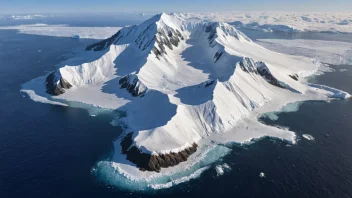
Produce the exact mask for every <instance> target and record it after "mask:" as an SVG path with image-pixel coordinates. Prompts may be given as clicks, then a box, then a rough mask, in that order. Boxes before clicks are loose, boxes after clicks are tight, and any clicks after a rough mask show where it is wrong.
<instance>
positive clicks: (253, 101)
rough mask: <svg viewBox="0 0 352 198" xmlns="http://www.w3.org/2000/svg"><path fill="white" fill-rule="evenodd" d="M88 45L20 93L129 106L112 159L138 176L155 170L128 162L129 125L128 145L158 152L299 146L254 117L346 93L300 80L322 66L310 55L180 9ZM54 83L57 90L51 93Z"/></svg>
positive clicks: (122, 107)
mask: <svg viewBox="0 0 352 198" xmlns="http://www.w3.org/2000/svg"><path fill="white" fill-rule="evenodd" d="M87 50H88V51H87V52H83V53H82V54H80V55H78V56H77V57H75V58H73V59H70V60H68V61H66V62H64V63H62V64H61V65H60V66H59V69H57V70H56V71H54V72H52V73H51V74H49V75H48V76H44V77H40V78H37V79H34V80H32V81H30V82H28V83H26V84H24V85H23V88H22V91H25V92H27V93H28V92H29V91H31V92H30V93H31V94H30V97H31V98H32V99H34V100H36V101H43V100H39V99H37V98H38V97H39V98H43V97H44V98H47V99H48V100H50V101H54V102H55V101H56V102H57V101H60V102H62V101H77V102H83V103H86V104H90V105H94V106H97V107H102V108H111V109H117V110H121V111H125V112H126V117H124V118H120V119H119V121H116V122H115V123H118V122H122V123H123V125H124V127H125V132H126V133H124V134H122V135H121V137H120V138H119V139H118V140H116V142H115V143H114V145H115V154H114V156H113V162H112V164H111V165H112V166H113V167H114V168H115V169H116V170H118V172H119V173H120V174H123V175H125V176H126V175H127V176H128V178H133V179H137V180H138V179H140V180H143V179H144V180H145V179H147V178H150V177H156V175H155V174H157V173H151V172H141V171H139V169H138V168H137V167H136V166H135V165H134V164H133V163H131V162H128V161H126V157H125V156H124V154H122V153H123V152H122V151H121V150H122V149H123V148H122V145H121V144H120V143H121V140H122V139H123V138H124V137H125V136H126V134H127V133H131V132H132V145H131V146H130V147H129V148H127V149H131V147H135V148H138V150H139V151H140V152H142V153H145V154H151V155H155V156H158V155H160V156H161V155H164V154H172V153H178V152H182V151H184V150H185V149H187V148H190V147H192V145H194V143H196V144H197V145H198V147H199V149H198V151H197V152H196V153H195V154H193V155H192V156H198V155H199V154H200V153H201V152H202V151H203V149H202V148H203V147H205V146H206V145H208V144H209V143H210V142H216V143H219V144H222V143H227V142H239V143H245V142H249V141H251V140H253V139H258V138H262V137H265V136H271V137H276V138H279V139H283V140H286V141H289V142H291V143H295V141H296V136H295V133H294V132H292V131H289V130H287V129H281V128H276V127H272V126H266V125H264V124H262V123H259V122H258V121H257V117H259V116H260V115H262V114H263V113H265V112H271V111H276V110H278V109H279V108H280V107H282V106H284V105H285V104H287V103H293V102H297V101H304V100H328V99H329V98H349V97H350V95H349V94H348V93H345V92H343V91H340V90H336V89H333V88H329V87H327V86H322V85H315V84H305V83H304V82H301V81H300V77H301V76H306V75H307V74H314V72H316V71H317V70H318V69H319V68H318V66H319V65H316V64H314V62H312V60H310V59H308V58H304V57H298V56H290V55H283V54H279V53H276V52H272V51H270V50H267V49H265V48H264V47H262V46H260V45H258V44H256V43H254V42H252V41H251V40H250V39H249V38H247V37H246V36H245V35H244V34H243V33H241V32H240V31H238V30H237V29H236V28H234V27H233V26H231V25H229V24H226V23H223V22H193V21H192V20H191V21H189V20H187V19H185V18H184V16H183V15H180V14H171V15H168V14H165V13H163V14H159V15H156V16H154V17H152V18H151V19H149V20H147V21H145V22H144V23H142V24H140V25H137V26H130V27H125V28H123V29H121V30H120V31H119V32H117V33H116V34H114V35H113V36H112V37H111V38H108V39H106V40H103V41H101V42H99V43H97V44H94V45H91V46H88V47H87ZM50 76H51V78H49V77H50ZM62 84H66V85H70V86H67V87H69V88H62V87H60V86H59V85H62ZM48 85H52V86H54V87H50V88H51V89H52V88H57V89H59V90H60V94H57V95H56V96H51V95H49V94H47V93H45V92H44V91H43V89H45V87H46V88H47V89H48ZM55 86H56V87H55ZM35 94H38V95H37V96H36V95H35ZM43 102H44V101H43ZM197 153H198V154H197ZM192 156H191V157H190V160H192V159H193V158H194V157H192ZM191 164H192V162H182V163H181V164H180V165H179V166H181V167H182V166H188V167H189V166H192V165H191ZM179 169H182V168H178V166H176V167H172V168H168V169H162V170H161V173H162V174H163V175H172V174H174V171H177V170H179Z"/></svg>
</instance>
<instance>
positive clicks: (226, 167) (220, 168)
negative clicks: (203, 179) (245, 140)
mask: <svg viewBox="0 0 352 198" xmlns="http://www.w3.org/2000/svg"><path fill="white" fill-rule="evenodd" d="M225 170H231V167H230V166H229V165H228V164H227V163H224V164H223V165H217V166H216V167H215V171H216V173H217V176H221V175H223V174H224V172H225Z"/></svg>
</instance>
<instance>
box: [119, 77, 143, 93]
mask: <svg viewBox="0 0 352 198" xmlns="http://www.w3.org/2000/svg"><path fill="white" fill-rule="evenodd" d="M119 84H120V88H121V89H127V91H128V92H129V93H131V94H132V96H133V97H138V96H143V95H144V94H145V93H146V92H147V90H148V88H147V87H146V86H145V85H144V84H143V83H142V82H141V81H140V80H139V79H138V76H137V75H135V74H129V75H127V76H124V77H122V78H121V79H120V80H119Z"/></svg>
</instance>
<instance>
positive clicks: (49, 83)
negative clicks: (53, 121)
mask: <svg viewBox="0 0 352 198" xmlns="http://www.w3.org/2000/svg"><path fill="white" fill-rule="evenodd" d="M55 73H56V72H53V73H51V74H49V75H48V76H47V77H46V81H45V82H46V85H45V86H46V93H48V94H51V95H55V96H58V95H60V94H63V93H65V89H69V88H71V87H72V85H71V84H70V83H68V82H67V81H66V80H65V79H63V78H62V77H57V76H56V75H55Z"/></svg>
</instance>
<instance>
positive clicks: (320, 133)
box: [0, 19, 352, 198]
mask: <svg viewBox="0 0 352 198" xmlns="http://www.w3.org/2000/svg"><path fill="white" fill-rule="evenodd" d="M82 20H83V19H82ZM140 20H142V19H140ZM79 21H80V20H78V19H77V20H74V21H73V22H71V24H70V25H77V24H78V25H81V26H89V25H90V26H95V24H98V22H94V23H91V24H90V23H89V22H87V21H86V20H83V21H84V22H79ZM137 21H138V20H136V21H134V22H132V21H119V22H109V21H108V22H106V23H108V24H111V25H112V26H113V25H114V24H115V25H116V26H120V25H128V24H130V23H137ZM65 22H66V21H64V20H62V21H60V20H59V21H56V22H55V23H57V24H63V23H65ZM7 23H8V22H6V25H9V24H7ZM52 23H53V24H55V23H54V22H52ZM49 24H50V21H49ZM99 24H100V23H99ZM78 25H77V26H78ZM265 34H267V33H265ZM286 35H287V34H286ZM319 35H320V36H321V37H319V38H320V39H325V40H336V41H341V39H343V41H349V42H352V36H351V35H345V34H343V36H341V35H340V34H326V33H322V34H319ZM249 36H250V37H251V38H253V39H256V38H263V37H264V38H284V39H287V38H289V37H290V38H292V37H294V38H296V37H297V35H287V36H286V37H285V36H282V35H281V36H273V34H270V35H269V34H268V35H267V36H263V35H261V34H259V33H253V35H251V34H249ZM300 38H302V37H300ZM309 38H316V33H312V35H309V34H305V36H304V37H303V39H309ZM94 42H96V40H92V39H80V40H77V39H72V38H64V37H50V36H36V35H25V34H18V33H17V32H16V30H0V96H1V97H0V104H1V106H0V197H2V198H10V197H28V198H29V197H33V198H34V197H35V198H37V197H65V198H66V197H87V198H93V197H94V198H95V197H99V198H105V197H131V198H132V197H133V198H134V197H165V196H168V197H180V196H182V197H196V196H201V197H319V198H321V197H338V198H342V197H352V188H351V185H352V149H351V147H352V144H351V143H350V142H352V133H351V132H352V122H350V120H351V119H352V111H351V110H352V100H333V101H331V102H317V101H309V102H305V103H303V104H301V105H300V107H299V110H298V111H296V112H284V113H279V114H278V119H277V120H270V119H269V118H263V119H262V121H263V122H265V123H267V124H270V125H279V126H284V127H288V128H289V129H290V130H293V131H295V132H296V133H297V136H298V137H299V140H298V142H297V144H295V145H290V144H288V143H287V142H283V141H280V140H276V139H272V138H264V139H261V140H258V141H256V142H254V143H252V144H248V145H238V144H229V145H226V146H227V147H228V148H230V149H231V151H230V153H229V154H228V155H226V156H225V157H223V158H222V159H220V160H219V161H218V162H216V163H214V164H212V165H211V168H209V169H208V170H206V171H205V172H203V174H202V175H201V176H200V177H199V178H196V179H193V180H191V181H189V182H186V183H182V184H179V185H176V186H174V187H172V188H169V189H164V190H158V191H148V192H138V191H129V190H124V189H121V188H119V187H117V186H113V185H109V183H106V182H104V181H102V180H101V179H100V178H98V177H96V176H95V175H94V174H92V168H93V167H95V166H96V163H97V162H98V161H100V160H102V159H105V158H106V157H107V156H109V155H110V154H111V152H112V149H113V144H112V142H113V140H114V139H115V138H117V137H118V136H119V134H120V133H121V131H120V130H119V129H118V128H117V127H113V126H112V125H111V124H110V123H109V122H110V121H111V119H112V116H113V115H111V114H102V115H98V116H96V117H92V116H90V114H89V112H88V111H87V110H85V109H81V108H72V107H62V106H53V105H49V104H42V103H36V102H33V101H32V100H30V99H29V98H28V96H27V95H26V94H24V93H21V92H20V88H21V84H23V83H25V82H27V81H29V80H31V79H33V78H36V77H38V76H41V75H43V74H45V73H47V72H49V71H52V70H53V69H54V66H55V65H56V64H58V63H60V62H61V61H63V60H66V59H68V58H70V57H72V56H74V55H75V53H76V52H78V51H80V50H83V49H84V48H85V47H86V46H87V45H89V44H91V43H94ZM333 68H334V69H335V71H334V72H329V73H325V74H324V75H321V76H317V77H314V78H312V79H310V80H311V81H314V82H315V83H320V84H325V85H328V86H332V87H335V88H338V89H342V90H344V91H347V92H349V93H352V78H351V77H352V69H351V66H350V65H336V66H333ZM341 69H342V70H341ZM345 70H347V71H345ZM303 134H310V135H311V136H313V137H314V138H315V140H307V139H305V138H303V136H302V135H303ZM224 163H227V164H228V165H229V166H230V167H231V170H228V171H225V173H224V175H222V176H218V175H217V173H216V171H215V166H216V165H219V164H224ZM260 173H264V175H265V177H260Z"/></svg>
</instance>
